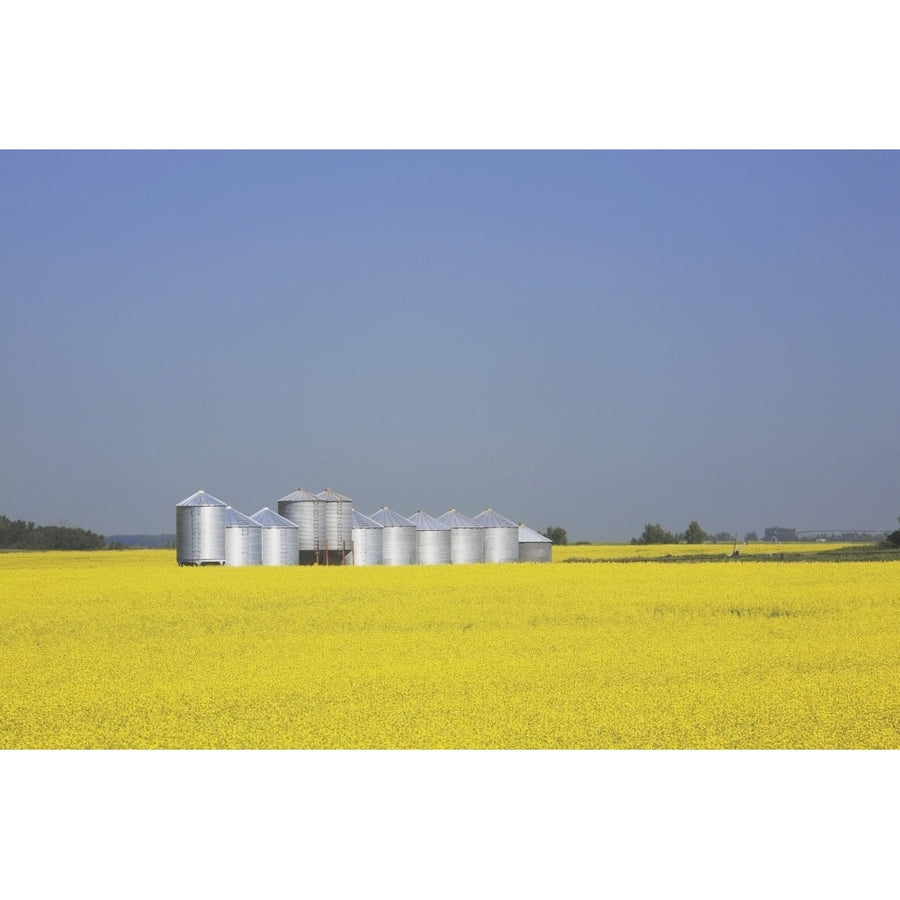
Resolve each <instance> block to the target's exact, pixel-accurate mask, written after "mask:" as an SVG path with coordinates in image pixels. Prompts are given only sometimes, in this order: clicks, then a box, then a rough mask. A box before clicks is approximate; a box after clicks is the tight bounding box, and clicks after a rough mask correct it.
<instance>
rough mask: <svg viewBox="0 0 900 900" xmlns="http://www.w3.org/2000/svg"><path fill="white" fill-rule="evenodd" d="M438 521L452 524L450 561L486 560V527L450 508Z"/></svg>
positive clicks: (475, 561)
mask: <svg viewBox="0 0 900 900" xmlns="http://www.w3.org/2000/svg"><path fill="white" fill-rule="evenodd" d="M438 522H442V523H443V524H444V525H449V526H450V562H451V563H454V564H457V563H480V562H484V529H483V528H482V527H481V526H480V525H479V524H478V523H477V522H474V521H472V519H470V518H469V517H468V516H464V515H463V514H462V513H459V512H457V511H456V510H455V509H448V510H447V512H445V513H444V514H443V515H442V516H438Z"/></svg>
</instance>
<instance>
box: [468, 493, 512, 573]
mask: <svg viewBox="0 0 900 900" xmlns="http://www.w3.org/2000/svg"><path fill="white" fill-rule="evenodd" d="M473 521H474V522H477V523H478V524H479V525H480V526H481V527H482V528H483V529H484V561H485V562H494V563H505V562H518V561H519V526H518V525H516V523H515V522H513V521H512V520H511V519H507V518H506V516H501V515H500V513H497V512H494V510H492V509H491V508H490V507H488V508H487V509H486V510H485V511H484V512H482V513H479V514H478V515H477V516H475V518H474V519H473Z"/></svg>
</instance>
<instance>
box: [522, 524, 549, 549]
mask: <svg viewBox="0 0 900 900" xmlns="http://www.w3.org/2000/svg"><path fill="white" fill-rule="evenodd" d="M519 543H520V544H552V543H553V541H551V540H550V538H548V537H544V535H542V534H541V533H540V532H537V531H535V530H534V529H533V528H529V527H528V526H527V525H526V524H525V523H524V522H521V523H520V524H519Z"/></svg>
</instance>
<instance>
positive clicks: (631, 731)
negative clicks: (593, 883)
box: [0, 551, 900, 749]
mask: <svg viewBox="0 0 900 900" xmlns="http://www.w3.org/2000/svg"><path fill="white" fill-rule="evenodd" d="M0 643H2V653H0V747H3V748H54V747H58V748H153V747H164V748H217V747H222V748H227V747H233V748H264V747H274V748H507V749H512V748H644V747H646V748H703V747H708V748H727V747H734V748H863V747H872V748H895V749H896V748H900V691H898V685H900V563H897V562H882V563H855V562H853V563H781V562H754V563H752V564H746V565H743V564H741V563H740V562H735V563H728V564H719V563H695V564H691V565H672V564H670V563H669V564H666V563H653V562H647V563H641V564H638V565H627V564H623V565H615V566H606V565H540V564H531V565H526V564H507V565H471V566H434V567H432V566H428V567H426V566H421V567H416V566H410V567H402V568H399V567H398V568H394V567H371V568H363V567H360V568H352V567H347V568H339V567H330V568H325V567H320V568H305V567H304V568H298V567H287V568H262V567H255V568H247V569H231V568H219V567H214V568H213V567H210V568H198V569H195V568H179V567H178V566H177V565H176V564H175V561H174V553H173V552H172V551H125V552H120V553H117V552H113V551H109V552H97V553H85V554H78V553H67V554H63V553H46V554H39V553H36V554H20V553H11V554H0Z"/></svg>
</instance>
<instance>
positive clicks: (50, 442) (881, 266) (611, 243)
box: [0, 151, 900, 540]
mask: <svg viewBox="0 0 900 900" xmlns="http://www.w3.org/2000/svg"><path fill="white" fill-rule="evenodd" d="M898 245H900V156H898V154H897V153H896V152H885V151H881V152H877V151H872V152H839V151H828V152H824V151H819V152H815V151H809V152H800V151H794V152H791V151H774V152H759V151H749V152H734V151H729V152H725V151H706V152H699V151H682V152H666V151H650V152H629V151H572V152H563V151H544V152H537V151H509V152H506V151H479V152H462V151H459V152H457V151H448V152H439V151H409V152H391V151H383V152H363V151H345V152H333V151H298V152H136V151H131V152H128V151H123V152H100V151H81V152H64V151H59V152H28V151H21V152H20V151H6V152H0V292H2V297H3V328H2V330H0V375H2V380H3V385H4V390H3V392H2V395H0V411H2V422H3V425H4V427H3V433H4V437H3V441H2V452H0V469H2V480H0V486H2V491H0V513H2V514H4V515H7V516H9V517H11V518H25V519H28V520H31V521H35V522H37V523H39V524H52V523H57V522H63V521H65V522H69V523H72V524H77V525H80V526H83V527H86V528H90V529H92V530H94V531H98V532H101V533H105V534H115V533H128V532H167V531H173V530H174V505H175V504H176V503H177V502H178V501H179V500H181V499H183V498H184V497H186V496H188V495H189V494H191V493H193V491H195V490H196V489H197V488H199V487H202V488H204V489H206V490H208V491H210V492H211V493H213V494H215V495H216V496H218V497H220V498H221V499H223V500H225V501H227V502H229V503H231V504H232V505H234V506H235V507H236V508H238V509H240V510H242V511H243V512H246V513H248V514H249V513H253V512H255V511H256V510H257V509H259V508H260V507H262V506H266V505H268V506H273V507H274V506H275V503H276V501H277V499H278V498H279V497H281V496H283V495H284V494H287V493H289V492H290V491H292V490H294V489H295V488H297V487H300V486H302V487H307V488H309V489H312V490H321V489H322V488H324V487H326V486H327V487H332V488H334V489H336V490H338V491H340V492H342V493H344V494H347V495H348V496H350V497H351V498H353V500H354V505H355V506H356V507H357V508H359V509H361V510H362V511H363V512H366V513H371V512H372V511H373V510H374V509H376V508H378V507H380V506H382V505H388V506H391V507H392V508H394V509H397V510H398V511H399V512H401V513H403V514H407V515H408V514H410V513H412V512H414V511H415V510H417V509H424V510H426V511H427V512H430V513H431V514H432V515H439V514H440V513H442V512H444V511H445V510H446V509H448V508H449V507H451V506H455V507H457V508H459V509H460V510H462V511H463V512H465V513H466V514H468V515H474V514H476V513H478V512H480V511H481V510H482V509H484V508H485V507H486V506H492V507H494V508H495V509H497V510H498V511H500V512H501V513H503V514H504V515H506V516H509V517H510V518H513V519H516V520H519V521H527V522H528V523H529V524H530V525H532V526H533V527H536V528H540V529H543V528H544V527H545V526H547V525H549V524H554V525H561V526H563V527H564V528H566V529H567V531H568V533H569V537H570V539H573V540H578V539H586V540H627V539H629V538H630V537H632V536H634V535H637V534H639V533H640V532H641V530H642V528H643V525H644V524H645V523H648V522H660V523H662V524H663V525H664V526H665V527H667V528H669V529H671V530H682V529H683V528H684V527H686V526H687V524H688V523H689V522H690V521H691V520H693V519H696V520H698V521H699V522H700V524H701V525H702V526H703V527H704V528H706V529H707V530H711V531H719V530H725V531H730V532H738V533H739V534H741V535H743V533H744V532H746V531H749V530H756V531H759V532H760V533H761V532H762V529H763V528H765V527H766V526H768V525H776V524H778V525H787V526H792V527H796V528H799V529H818V528H821V529H832V528H860V529H874V528H890V527H894V526H895V525H896V517H897V515H898V514H900V476H898V475H897V471H898V467H897V465H896V458H897V453H898V448H900V425H898V422H900V417H898V415H897V410H898V408H900V379H898V377H897V339H898V335H900V304H898V302H897V301H898V295H897V285H898V283H900V279H898V275H900V262H898V259H900V254H898V253H897V249H896V248H897V246H898Z"/></svg>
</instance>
